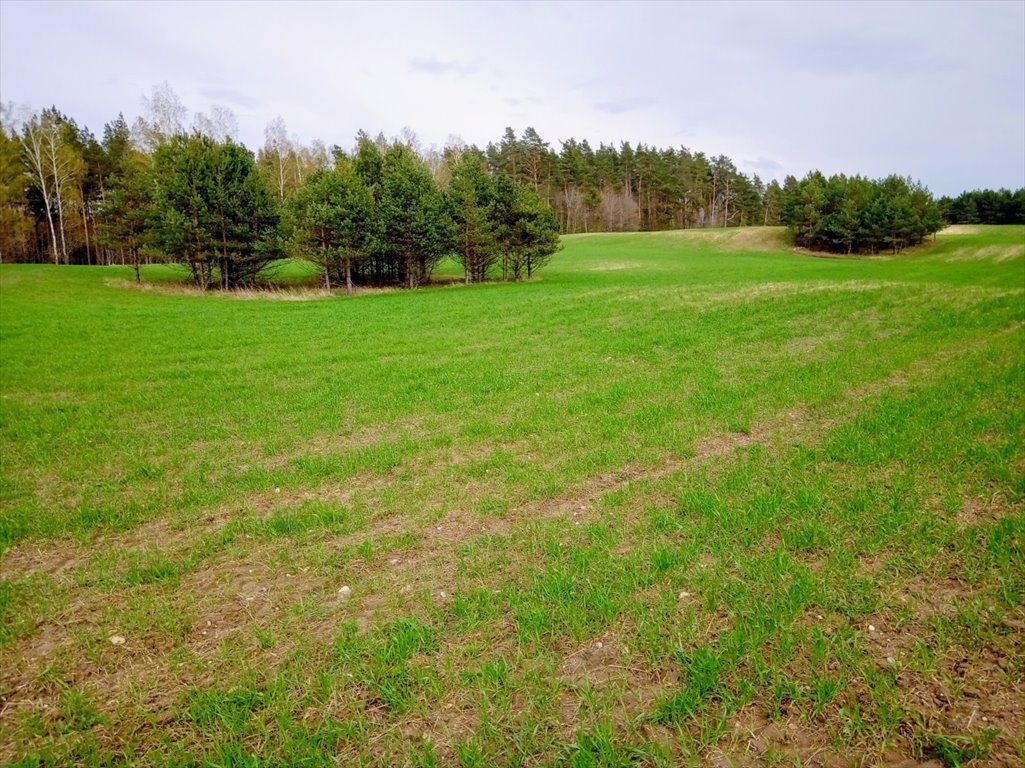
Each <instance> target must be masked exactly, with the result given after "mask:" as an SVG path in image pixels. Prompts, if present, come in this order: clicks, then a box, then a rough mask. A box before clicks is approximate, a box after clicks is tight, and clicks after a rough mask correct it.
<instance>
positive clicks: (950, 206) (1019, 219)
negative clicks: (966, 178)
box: [937, 187, 1025, 224]
mask: <svg viewBox="0 0 1025 768" xmlns="http://www.w3.org/2000/svg"><path fill="white" fill-rule="evenodd" d="M937 203H938V204H939V206H940V211H941V212H942V214H943V219H944V220H945V221H946V222H947V223H948V224H1025V187H1023V188H1021V189H1019V190H1017V191H1016V192H1012V191H1011V190H1009V189H1000V190H993V189H976V190H973V191H971V192H962V193H961V194H960V195H958V196H957V197H953V198H952V197H941V198H940V199H939V200H938V201H937Z"/></svg>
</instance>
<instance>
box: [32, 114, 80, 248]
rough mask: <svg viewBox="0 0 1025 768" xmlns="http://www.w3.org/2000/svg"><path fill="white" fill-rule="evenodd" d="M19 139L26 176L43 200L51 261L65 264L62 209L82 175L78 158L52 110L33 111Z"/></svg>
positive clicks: (65, 206)
mask: <svg viewBox="0 0 1025 768" xmlns="http://www.w3.org/2000/svg"><path fill="white" fill-rule="evenodd" d="M21 143H22V148H23V157H24V160H25V167H26V169H27V170H28V175H29V178H30V179H31V181H32V184H33V185H34V186H35V187H36V188H37V189H38V190H39V193H40V196H41V197H42V200H43V208H44V209H45V213H46V221H47V226H48V229H49V234H50V254H51V258H52V259H53V261H54V263H55V264H56V263H64V264H67V263H68V245H67V233H66V227H65V223H64V213H65V211H66V210H67V209H68V206H69V205H70V204H71V201H72V198H73V195H74V190H75V189H76V187H77V186H78V179H79V177H80V176H81V175H82V170H83V162H82V159H81V157H79V156H78V154H77V153H76V152H75V150H74V148H73V147H72V146H70V145H69V144H68V143H67V142H66V141H65V140H64V135H63V131H62V130H61V119H60V115H59V114H58V113H57V112H56V110H52V109H50V110H44V111H43V112H42V113H41V114H39V115H33V116H32V117H31V118H30V119H29V120H28V121H27V122H26V123H25V127H24V129H23V131H22V137H21Z"/></svg>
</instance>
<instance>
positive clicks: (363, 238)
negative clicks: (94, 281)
mask: <svg viewBox="0 0 1025 768" xmlns="http://www.w3.org/2000/svg"><path fill="white" fill-rule="evenodd" d="M148 106H149V113H148V115H147V116H146V117H143V118H141V119H140V120H138V121H136V124H135V125H133V126H132V127H129V126H128V124H127V123H126V121H125V120H124V119H123V117H120V116H119V117H118V118H117V119H116V120H114V121H112V122H111V123H108V124H107V125H106V126H105V128H104V132H103V137H102V139H99V140H97V139H96V138H95V137H94V136H93V135H92V134H91V133H90V132H89V131H88V130H86V129H82V128H79V127H78V126H77V124H76V123H75V121H74V120H73V119H71V118H70V117H68V116H66V115H64V114H62V113H60V112H59V111H58V110H57V109H55V108H51V109H47V110H44V111H42V112H40V113H38V114H34V115H31V116H29V117H28V118H27V119H25V120H24V121H23V122H22V123H21V125H20V126H18V127H17V128H15V126H14V125H13V121H12V120H11V119H10V116H11V113H10V111H9V110H8V111H5V113H4V114H3V119H2V120H0V192H2V195H3V196H2V198H0V216H2V219H0V225H2V227H0V258H2V259H5V260H7V261H44V260H45V261H52V262H54V263H61V264H68V263H86V264H93V263H105V264H109V263H114V262H117V261H120V263H122V264H131V265H133V266H134V268H135V272H136V279H139V276H140V265H141V264H142V263H145V262H147V261H152V260H158V261H173V262H177V263H180V264H182V265H184V266H185V267H186V268H187V269H188V271H189V274H190V275H191V277H192V279H193V281H194V282H195V283H196V284H197V285H198V286H201V287H203V288H207V287H211V286H219V287H222V288H226V289H231V288H238V287H241V286H246V285H252V284H253V283H254V282H255V281H256V280H257V278H258V276H259V275H260V274H261V273H262V272H263V271H264V269H265V268H266V267H267V266H268V265H269V264H271V263H272V262H274V261H275V260H278V259H280V258H283V257H285V256H290V255H291V256H301V257H304V258H307V259H310V260H312V261H314V262H315V263H317V264H318V265H319V266H320V267H321V268H322V270H323V277H324V281H325V284H326V286H327V287H328V288H330V287H332V285H344V286H345V287H346V288H347V289H348V290H349V291H352V290H353V288H354V286H356V285H388V284H395V285H402V286H405V287H409V288H415V287H417V286H418V285H420V284H422V283H424V282H425V281H427V280H429V279H430V277H431V273H432V271H433V270H434V268H435V267H436V265H437V264H438V263H439V262H440V260H441V259H442V258H444V257H445V256H453V257H454V258H455V259H456V260H457V261H458V262H459V263H460V264H462V266H463V268H464V274H465V280H466V282H476V281H482V280H485V279H489V278H494V277H501V278H502V279H508V280H520V279H524V278H530V277H532V276H533V274H534V273H535V272H536V271H537V270H538V269H540V268H541V267H542V266H544V265H545V264H546V263H547V262H548V261H549V259H550V258H551V256H552V255H553V254H554V253H555V252H557V251H558V250H559V248H560V247H561V246H560V243H559V232H558V225H557V222H556V220H555V215H554V212H553V211H552V209H551V207H550V206H549V205H548V203H547V202H546V201H545V200H544V199H543V197H542V196H541V195H540V194H539V193H538V192H537V190H536V189H535V188H534V187H532V186H530V185H527V184H523V183H521V182H518V181H516V180H515V179H513V178H511V177H509V176H508V175H506V174H503V173H502V172H501V171H498V170H496V169H493V168H491V167H489V165H488V163H487V158H486V156H485V154H484V153H483V152H482V151H480V150H479V149H477V148H475V147H467V146H465V145H464V144H462V143H453V145H452V146H449V147H446V149H445V151H444V153H443V154H442V155H440V156H438V157H432V156H429V155H428V156H425V155H424V153H422V152H420V151H419V149H418V145H417V142H416V140H415V136H412V135H411V134H410V133H408V132H407V133H406V134H405V135H404V136H403V137H402V138H401V139H396V140H393V141H390V142H389V141H386V140H385V139H384V138H383V136H379V137H378V138H376V139H372V138H371V137H370V136H369V135H367V134H366V133H363V132H361V133H360V134H358V136H357V140H356V145H355V147H354V148H353V149H352V150H351V151H346V150H343V149H342V148H341V147H339V146H334V147H332V148H331V150H330V151H328V150H327V149H326V147H324V146H323V145H322V144H320V143H314V144H313V145H311V146H308V147H304V146H302V145H301V144H299V143H298V142H297V141H295V140H294V139H290V138H289V137H288V135H287V132H286V131H285V129H284V123H283V121H281V120H280V119H279V120H276V121H274V122H272V123H271V125H270V126H268V130H267V133H266V136H267V143H266V145H265V146H264V147H263V148H261V150H260V151H259V153H258V154H257V155H254V154H253V153H252V152H250V151H249V150H248V149H246V148H245V147H244V146H243V145H242V144H241V143H239V142H238V141H237V139H236V138H235V136H234V134H235V133H237V126H234V121H233V118H231V116H230V113H226V112H224V111H221V112H219V113H218V112H214V113H213V116H205V115H200V116H197V120H196V121H194V123H193V125H192V127H191V128H187V127H186V126H185V123H184V110H183V109H182V108H181V106H180V102H178V101H177V99H176V97H174V95H173V92H170V91H169V89H166V88H165V89H163V90H161V89H156V90H155V91H154V98H153V99H152V100H151V101H150V103H149V104H148ZM431 161H434V163H433V165H432V163H431Z"/></svg>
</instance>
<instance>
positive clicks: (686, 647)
mask: <svg viewBox="0 0 1025 768" xmlns="http://www.w3.org/2000/svg"><path fill="white" fill-rule="evenodd" d="M565 246H566V247H565V250H564V251H562V252H561V253H559V254H558V255H557V256H556V258H555V259H554V260H553V263H552V264H551V266H550V267H549V268H547V269H546V270H545V271H543V272H542V273H541V274H540V275H539V276H538V278H537V279H536V280H535V281H532V282H529V283H523V284H489V285H482V286H471V287H465V286H461V285H458V284H452V285H441V286H438V287H434V288H428V289H424V290H420V291H417V292H414V293H403V292H370V293H366V294H363V295H358V296H356V297H345V296H340V295H339V296H334V297H327V296H325V295H323V294H321V293H320V292H319V291H318V290H316V288H317V286H316V285H315V284H314V283H313V281H315V280H316V276H315V275H314V274H313V273H312V272H311V271H310V270H309V269H308V268H307V267H305V266H304V265H303V264H301V263H290V264H287V265H285V266H284V267H283V268H282V270H281V272H280V273H279V275H278V276H277V279H278V281H279V283H280V284H282V285H285V286H286V288H287V292H286V293H276V294H271V295H268V296H267V297H266V298H261V297H259V296H256V297H254V296H252V295H250V296H246V297H240V298H231V297H224V296H218V295H197V294H195V293H194V292H191V291H189V290H183V289H181V288H180V287H179V286H178V281H180V279H181V275H180V273H178V272H176V271H174V270H172V269H170V268H167V267H159V266H154V267H146V268H144V270H143V277H144V281H145V283H146V285H147V286H148V288H147V290H138V289H135V288H133V287H132V286H131V285H130V283H129V280H130V277H131V272H130V270H126V269H118V268H75V267H72V268H54V267H51V266H9V265H3V266H2V267H0V299H2V300H0V451H2V453H0V457H2V462H3V465H2V472H0V551H3V554H2V556H0V557H2V559H0V728H2V733H3V736H2V738H0V761H3V762H10V763H12V764H20V765H65V764H71V763H77V764H82V765H111V764H114V765H118V764H131V765H161V766H184V765H195V764H209V765H237V766H256V765H282V764H290V765H312V766H316V765H338V764H341V765H368V766H369V765H411V766H414V765H463V766H491V765H551V766H621V765H622V766H626V765H678V764H697V765H703V764H716V761H721V760H722V759H725V760H731V761H737V762H743V761H744V760H757V761H759V762H761V763H765V764H779V765H802V764H807V763H808V761H809V760H812V759H816V760H818V759H822V756H824V755H833V756H845V757H851V756H853V757H855V758H857V759H859V760H863V761H864V762H865V764H873V763H878V762H887V761H890V762H898V761H899V760H898V758H900V759H903V758H911V759H916V760H928V759H936V760H939V761H941V762H942V763H944V764H946V765H959V764H971V762H972V761H973V760H974V761H977V762H980V763H981V762H983V761H986V760H992V761H995V762H996V763H997V764H1001V763H1005V764H1013V763H1014V761H1016V760H1020V759H1021V758H1022V756H1023V754H1025V742H1023V739H1022V737H1021V733H1022V729H1023V727H1025V712H1023V709H1025V706H1023V705H1022V703H1021V701H1020V697H1019V696H1018V693H1019V692H1020V690H1021V687H1022V685H1023V682H1025V662H1023V659H1025V630H1023V627H1025V623H1023V621H1025V575H1023V574H1025V228H1021V227H980V228H978V229H977V231H975V232H974V233H968V234H956V235H942V234H941V235H940V236H938V238H937V239H936V241H935V242H933V243H929V244H927V245H925V246H922V247H920V248H918V249H916V250H914V251H912V252H909V253H907V254H904V255H902V256H900V257H898V258H882V259H836V258H814V257H810V256H808V255H803V254H797V253H794V252H792V251H790V250H789V249H788V248H787V247H786V246H785V244H784V243H783V241H782V238H781V237H780V233H779V232H777V231H775V230H727V231H715V232H707V231H706V232H683V233H676V232H671V233H651V234H625V235H605V234H603V235H591V236H586V235H585V236H574V237H568V238H565ZM442 271H443V272H445V274H448V273H449V272H451V271H452V270H448V271H446V270H442ZM307 286H308V287H307ZM243 298H244V299H245V300H243ZM283 299H303V300H299V301H296V300H283ZM343 585H347V586H349V587H350V588H351V593H350V594H349V595H348V596H347V597H346V596H342V595H339V593H338V589H339V587H341V586H343ZM115 636H119V637H123V638H124V639H125V640H124V643H121V644H115V643H114V642H112V641H111V638H112V637H115Z"/></svg>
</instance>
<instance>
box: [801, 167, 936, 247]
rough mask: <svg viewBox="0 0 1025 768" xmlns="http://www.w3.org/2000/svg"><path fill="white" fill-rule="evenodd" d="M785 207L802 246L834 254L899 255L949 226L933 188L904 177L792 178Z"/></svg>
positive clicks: (815, 174) (819, 175) (814, 175)
mask: <svg viewBox="0 0 1025 768" xmlns="http://www.w3.org/2000/svg"><path fill="white" fill-rule="evenodd" d="M782 211H783V222H784V223H785V224H786V225H787V227H788V228H789V230H790V232H791V233H792V234H793V236H794V241H795V242H796V243H797V245H799V246H804V247H807V248H812V249H815V250H824V251H832V252H834V253H847V254H850V253H878V252H879V251H882V250H892V251H893V253H899V252H900V251H901V250H903V249H904V248H907V247H908V246H912V245H915V244H917V243H920V242H922V240H924V239H925V238H926V237H927V236H928V235H931V234H933V233H934V232H937V231H938V230H939V229H941V228H942V227H943V217H942V214H941V212H940V208H939V206H938V205H937V204H936V202H935V201H934V200H933V197H932V195H931V194H930V193H929V190H927V189H926V188H925V187H923V186H922V185H921V184H918V183H916V182H913V181H911V180H910V179H903V178H901V177H899V176H888V177H887V178H885V179H880V180H878V181H874V180H871V179H866V178H864V177H862V176H844V175H842V174H840V175H835V176H830V177H829V178H826V177H825V176H824V175H823V174H822V173H820V172H819V171H813V172H811V173H809V174H808V175H807V176H805V177H804V178H803V179H801V180H800V181H798V180H797V179H796V178H794V177H793V176H788V177H787V178H786V180H785V182H784V185H783V200H782Z"/></svg>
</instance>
